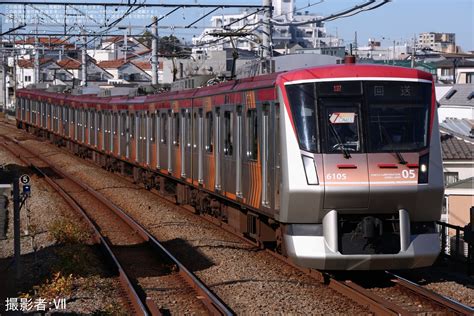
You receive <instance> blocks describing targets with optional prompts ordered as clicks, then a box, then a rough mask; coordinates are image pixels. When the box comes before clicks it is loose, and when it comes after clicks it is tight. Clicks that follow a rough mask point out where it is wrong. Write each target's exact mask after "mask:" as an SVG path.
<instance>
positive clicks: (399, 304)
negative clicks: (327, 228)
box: [333, 271, 474, 315]
mask: <svg viewBox="0 0 474 316" xmlns="http://www.w3.org/2000/svg"><path fill="white" fill-rule="evenodd" d="M349 274H351V276H350V277H347V276H346V275H347V273H335V274H334V275H333V277H334V278H337V279H342V280H340V281H338V282H340V283H342V284H344V285H345V286H347V287H349V288H351V289H353V290H354V291H356V292H358V293H360V294H361V295H363V296H364V297H366V299H370V300H372V301H373V302H376V304H378V305H379V306H383V307H384V308H385V310H386V311H388V313H387V315H474V309H473V308H471V307H470V306H466V305H464V304H462V303H460V302H457V301H455V300H453V299H451V298H448V297H445V296H443V295H440V294H438V293H435V292H433V291H431V290H428V289H426V288H424V287H423V286H421V285H418V284H416V283H414V282H411V281H409V280H407V279H405V278H403V277H401V276H398V275H396V274H394V273H391V272H389V271H384V272H382V271H373V272H370V275H369V272H365V273H364V272H358V273H357V275H354V272H352V273H349ZM338 275H339V277H338ZM340 275H343V276H342V277H341V276H340Z"/></svg>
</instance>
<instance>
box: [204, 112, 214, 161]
mask: <svg viewBox="0 0 474 316" xmlns="http://www.w3.org/2000/svg"><path fill="white" fill-rule="evenodd" d="M213 120H214V116H213V115H212V111H209V112H206V144H205V145H204V146H205V148H206V152H208V153H212V150H213V147H214V137H213V136H214V122H213Z"/></svg>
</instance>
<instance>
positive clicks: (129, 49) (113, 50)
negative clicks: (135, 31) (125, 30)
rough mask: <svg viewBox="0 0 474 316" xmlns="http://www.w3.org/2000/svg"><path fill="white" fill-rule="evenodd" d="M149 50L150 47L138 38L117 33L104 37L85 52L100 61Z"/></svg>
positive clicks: (129, 56)
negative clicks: (95, 45) (94, 46)
mask: <svg viewBox="0 0 474 316" xmlns="http://www.w3.org/2000/svg"><path fill="white" fill-rule="evenodd" d="M149 51H150V48H149V47H147V46H146V45H145V44H143V43H141V42H140V41H138V39H136V38H134V37H131V36H126V35H117V36H111V37H107V38H105V39H104V40H102V41H101V43H100V44H99V45H98V47H97V48H94V49H88V50H87V54H88V55H89V56H91V57H92V58H94V59H95V60H97V61H98V62H101V61H108V60H116V59H124V60H126V59H129V58H131V57H133V56H136V55H138V56H139V55H140V54H144V53H147V52H149Z"/></svg>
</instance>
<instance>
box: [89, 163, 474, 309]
mask: <svg viewBox="0 0 474 316" xmlns="http://www.w3.org/2000/svg"><path fill="white" fill-rule="evenodd" d="M85 161H86V162H88V163H90V164H92V165H97V164H95V163H93V162H91V161H89V160H85ZM119 176H120V177H122V178H124V179H126V180H128V181H129V182H131V183H133V182H132V181H130V179H129V177H126V176H122V175H119ZM137 186H138V185H137ZM138 187H139V186H138ZM151 191H152V192H153V193H154V194H156V195H157V196H159V197H160V198H162V199H163V200H165V201H167V202H169V203H172V204H173V205H174V206H175V207H180V208H182V209H184V210H187V211H188V212H193V210H192V209H191V208H190V207H186V206H182V205H181V206H180V205H176V204H175V201H174V199H172V198H170V197H166V196H163V195H161V194H160V192H159V191H157V190H151ZM199 217H200V218H202V219H204V220H206V221H208V222H210V223H212V224H214V225H216V226H218V227H220V228H222V229H224V230H226V231H228V232H230V233H232V234H233V235H234V236H236V237H238V238H240V239H242V240H243V241H245V242H247V243H249V244H252V245H254V246H257V247H259V244H258V243H255V242H253V241H251V240H249V239H248V238H246V237H245V236H244V235H243V234H241V233H238V232H236V231H235V229H234V228H233V227H231V226H230V225H228V224H226V223H223V222H221V221H219V220H217V219H215V218H213V217H210V216H208V215H199ZM265 250H266V251H267V252H268V253H269V254H271V255H272V256H274V257H276V258H277V259H279V260H281V261H283V262H284V263H286V264H288V265H291V266H292V267H294V268H296V269H298V270H299V271H301V272H303V273H305V274H307V275H308V276H310V277H311V278H313V279H315V280H317V281H319V282H322V283H324V284H326V285H328V286H329V287H330V288H332V289H333V290H335V291H337V292H338V293H340V294H342V295H344V296H346V297H348V298H350V299H352V300H353V301H355V302H357V303H358V304H360V305H365V306H367V308H368V309H369V310H370V311H371V312H373V313H375V314H376V315H412V312H410V311H407V310H406V309H404V308H403V307H402V306H398V305H396V304H395V303H393V302H391V301H388V300H386V299H384V298H383V297H381V296H379V295H378V294H375V293H373V292H371V291H368V290H367V289H365V288H363V287H362V286H360V285H358V284H356V283H354V282H352V281H350V280H345V281H339V280H336V279H335V278H333V277H331V276H330V275H329V274H327V273H325V272H323V271H318V270H314V269H309V268H303V267H300V266H297V265H295V264H294V263H292V262H291V261H290V260H289V259H288V258H286V257H284V256H282V255H280V254H278V253H276V252H274V251H272V250H269V249H265ZM387 273H390V272H387ZM390 274H391V275H392V276H393V277H395V278H397V280H396V281H395V282H396V283H397V284H399V285H400V286H403V287H405V288H407V290H411V291H412V292H414V293H416V294H417V295H420V296H422V297H423V298H425V300H427V301H428V302H429V303H432V304H434V305H436V306H440V307H442V308H445V309H449V310H450V311H451V312H454V313H455V314H461V315H474V309H472V308H471V307H469V306H466V305H464V304H462V303H459V302H457V301H455V300H453V299H450V298H447V297H445V296H442V295H439V294H437V293H434V292H431V291H429V290H427V289H425V288H423V287H421V286H419V285H417V284H415V283H413V282H410V281H408V280H406V279H403V278H402V277H399V276H396V275H394V274H393V273H390ZM420 292H421V293H420Z"/></svg>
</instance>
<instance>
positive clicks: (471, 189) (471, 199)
mask: <svg viewBox="0 0 474 316" xmlns="http://www.w3.org/2000/svg"><path fill="white" fill-rule="evenodd" d="M444 195H445V199H444V208H443V213H444V214H443V217H444V218H443V219H444V220H445V221H446V222H447V223H449V224H452V225H456V226H461V227H464V226H465V225H467V224H468V223H469V222H470V218H469V217H470V214H469V210H470V208H471V207H472V206H473V205H474V177H471V178H468V179H464V180H461V181H458V182H456V183H452V184H449V185H447V186H446V188H445V190H444Z"/></svg>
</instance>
